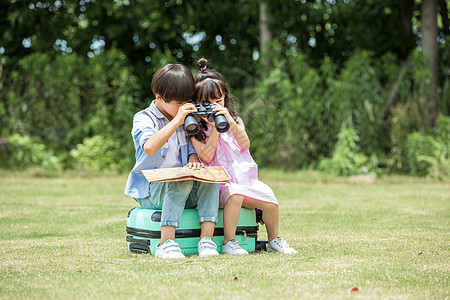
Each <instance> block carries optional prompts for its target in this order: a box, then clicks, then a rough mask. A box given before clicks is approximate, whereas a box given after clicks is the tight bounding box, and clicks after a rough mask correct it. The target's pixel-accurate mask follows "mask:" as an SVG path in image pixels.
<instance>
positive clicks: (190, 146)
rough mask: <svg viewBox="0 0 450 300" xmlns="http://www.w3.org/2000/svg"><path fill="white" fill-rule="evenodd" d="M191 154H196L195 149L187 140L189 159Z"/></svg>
mask: <svg viewBox="0 0 450 300" xmlns="http://www.w3.org/2000/svg"><path fill="white" fill-rule="evenodd" d="M193 153H197V152H195V148H194V146H193V145H192V142H191V139H189V140H188V157H189V155H191V154H193Z"/></svg>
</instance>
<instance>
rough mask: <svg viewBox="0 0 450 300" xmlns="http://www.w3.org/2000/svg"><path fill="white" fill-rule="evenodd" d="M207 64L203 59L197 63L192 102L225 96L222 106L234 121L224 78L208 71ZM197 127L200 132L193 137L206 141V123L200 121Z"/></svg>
mask: <svg viewBox="0 0 450 300" xmlns="http://www.w3.org/2000/svg"><path fill="white" fill-rule="evenodd" d="M207 64H208V61H207V60H206V59H205V58H200V59H199V60H198V61H197V66H198V67H199V68H200V71H198V72H197V73H196V74H195V75H194V81H195V93H194V97H193V99H192V100H194V101H195V102H196V103H199V102H202V101H205V100H209V99H219V98H221V97H222V96H225V100H224V103H225V105H224V106H225V107H226V108H227V109H228V111H229V112H230V115H231V116H232V117H233V119H234V120H236V119H237V117H238V113H237V111H236V109H235V108H234V105H233V103H232V101H233V99H232V96H231V95H230V93H229V92H228V86H227V81H226V80H225V77H223V76H222V74H220V73H219V72H217V71H216V70H214V69H208V67H207ZM199 125H200V131H199V132H198V133H197V134H196V135H194V137H195V139H196V140H198V141H203V140H205V139H206V134H205V131H206V130H207V126H206V122H205V121H203V120H201V121H200V123H199Z"/></svg>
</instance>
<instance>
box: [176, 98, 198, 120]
mask: <svg viewBox="0 0 450 300" xmlns="http://www.w3.org/2000/svg"><path fill="white" fill-rule="evenodd" d="M195 112H197V109H196V108H195V105H194V104H192V103H190V102H188V103H185V104H183V105H181V106H180V107H179V108H178V112H177V115H176V116H175V118H174V120H175V121H176V122H177V123H178V124H180V125H182V124H184V119H185V118H186V116H187V115H188V114H190V113H195Z"/></svg>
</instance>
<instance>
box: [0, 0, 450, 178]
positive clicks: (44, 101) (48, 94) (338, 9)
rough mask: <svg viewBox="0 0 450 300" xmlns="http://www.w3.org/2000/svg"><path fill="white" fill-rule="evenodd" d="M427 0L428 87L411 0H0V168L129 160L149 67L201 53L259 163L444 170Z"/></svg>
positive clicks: (447, 51)
mask: <svg viewBox="0 0 450 300" xmlns="http://www.w3.org/2000/svg"><path fill="white" fill-rule="evenodd" d="M433 1H434V2H433ZM433 1H431V2H433V3H434V4H432V5H434V6H435V10H436V14H435V17H437V21H436V22H435V27H437V34H436V36H434V37H432V39H431V40H432V41H436V40H437V41H438V42H437V44H436V43H435V42H434V44H435V46H436V47H438V54H439V55H438V59H437V60H436V59H433V62H435V63H437V66H438V69H437V77H436V78H437V80H438V84H437V89H436V92H437V96H436V97H435V96H433V95H434V94H433V85H432V83H433V82H434V81H433V80H434V78H435V77H433V76H434V75H433V74H434V73H433V70H432V69H430V60H429V57H427V56H426V55H424V51H423V49H424V48H425V46H426V45H425V44H423V38H424V37H425V36H428V33H426V32H425V31H424V30H422V29H423V26H422V22H425V21H426V19H424V14H423V13H422V9H423V7H424V3H429V2H422V1H420V0H402V1H396V0H395V1H394V0H379V1H373V0H345V1H334V0H322V1H321V0H314V1H312V0H282V1H257V0H239V1H229V0H227V1H220V2H219V1H182V0H176V1H175V0H171V1H144V0H116V1H99V0H97V1H94V0H81V1H61V0H57V1H51V2H48V1H18V0H10V1H1V2H0V25H1V28H2V30H1V33H0V100H1V101H0V126H1V127H0V136H1V137H0V167H2V168H8V169H14V168H16V169H17V168H26V167H30V166H43V167H45V168H48V169H56V170H58V169H73V168H83V169H96V170H104V169H106V170H113V171H117V172H123V171H128V170H130V169H131V167H132V166H133V160H134V150H133V146H132V140H131V138H130V134H129V132H130V130H131V125H132V116H133V114H134V113H135V112H137V111H138V110H141V109H143V108H145V107H146V106H148V105H149V103H150V101H151V100H152V99H153V95H152V93H151V90H150V81H151V77H152V74H153V73H154V72H155V71H156V70H157V69H158V68H159V67H161V66H162V65H163V64H166V63H169V62H180V63H183V64H186V65H187V66H189V67H191V68H192V69H193V71H194V72H195V71H196V69H195V66H194V65H195V61H196V59H198V58H200V57H203V56H204V57H206V58H208V59H210V61H211V63H212V64H211V67H214V68H216V69H218V70H219V71H221V72H222V73H223V74H225V76H226V77H227V78H228V83H229V85H230V87H231V90H232V93H233V94H234V96H235V97H234V98H235V101H236V104H237V106H238V108H239V112H240V115H241V116H242V118H243V119H244V121H245V122H246V124H247V130H248V133H249V135H250V138H251V141H252V147H251V151H252V154H253V155H254V157H255V160H256V161H257V162H258V163H259V164H260V165H261V166H265V167H281V168H284V169H300V168H318V169H320V170H323V171H325V172H329V173H332V174H337V175H352V174H361V173H363V174H364V173H367V174H374V175H376V174H380V173H390V172H396V173H407V174H412V175H417V176H432V177H436V178H444V177H448V176H449V172H450V171H449V169H450V168H449V165H450V144H449V143H450V142H449V141H450V139H449V137H450V118H449V114H450V68H449V66H450V39H449V35H448V33H449V24H448V19H449V18H448V17H449V10H448V9H449V6H450V4H449V3H448V2H446V1H444V0H433ZM262 4H265V5H266V9H262V6H261V5H262ZM262 12H265V15H266V17H267V21H264V20H265V19H264V18H263V17H262V15H261V13H262ZM423 20H425V21H423ZM264 26H265V27H264ZM264 28H265V29H266V30H267V31H268V33H269V35H268V36H269V38H268V39H267V38H266V36H265V35H263V33H262V32H263V31H262V30H263V29H264ZM433 38H434V39H433ZM266 41H267V42H266ZM425 54H426V53H425ZM434 106H436V110H433V109H430V107H434Z"/></svg>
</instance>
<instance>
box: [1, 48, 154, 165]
mask: <svg viewBox="0 0 450 300" xmlns="http://www.w3.org/2000/svg"><path fill="white" fill-rule="evenodd" d="M12 77H13V78H12V83H13V84H12V86H11V88H10V89H9V90H8V91H7V93H6V101H5V104H3V103H2V104H1V105H0V113H1V114H2V123H3V124H5V126H4V128H1V130H2V134H3V135H6V136H9V135H12V134H14V133H18V134H20V135H34V140H36V141H37V140H40V141H41V143H42V142H43V141H45V143H46V147H47V149H48V150H49V149H51V150H52V153H54V154H58V155H60V158H61V159H60V161H64V163H67V165H66V167H70V161H68V160H67V154H66V153H67V152H68V150H70V149H73V148H74V147H75V145H78V144H84V142H83V140H84V139H85V138H89V137H95V136H101V137H103V138H104V140H107V141H111V140H114V142H115V143H114V144H115V146H116V148H114V147H113V148H110V149H108V151H113V152H115V154H114V156H115V157H120V161H123V159H122V158H123V157H131V158H133V157H134V148H133V143H132V140H131V138H130V130H131V126H132V120H133V115H134V113H135V112H136V111H138V110H139V107H143V106H144V104H145V105H146V103H145V102H144V101H145V99H144V101H141V100H140V98H141V92H142V91H141V87H140V86H139V84H138V82H137V78H136V76H134V74H133V72H132V70H131V69H130V68H129V67H128V62H127V59H126V57H125V55H124V54H123V53H121V52H119V51H116V50H114V49H112V50H109V51H106V52H104V53H102V54H100V55H98V56H95V57H94V58H91V59H89V58H85V57H81V56H78V55H76V54H68V55H56V56H55V57H51V55H49V54H46V53H34V54H30V55H28V56H26V57H25V58H23V59H22V60H21V61H19V64H18V67H17V69H16V70H15V71H13V72H12ZM3 118H5V119H7V120H3ZM44 139H45V140H44ZM96 139H97V138H94V140H96ZM87 141H89V139H88V140H87ZM111 149H113V150H111ZM5 155H6V154H5ZM107 155H109V154H107ZM91 158H92V159H94V157H93V156H91ZM100 159H101V158H100ZM125 161H128V160H127V159H125ZM33 162H34V160H30V161H29V162H28V163H27V164H26V165H28V164H32V163H33ZM112 163H114V166H113V167H112V168H113V169H116V168H118V167H119V166H121V167H123V171H125V170H129V169H130V168H131V167H132V164H127V165H125V163H117V162H112ZM95 165H96V167H99V166H102V168H106V169H110V168H109V167H108V166H106V165H105V164H104V161H102V162H99V163H98V164H95Z"/></svg>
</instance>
